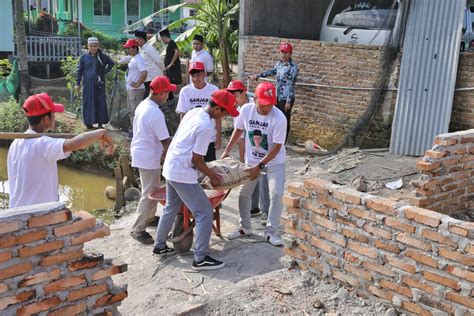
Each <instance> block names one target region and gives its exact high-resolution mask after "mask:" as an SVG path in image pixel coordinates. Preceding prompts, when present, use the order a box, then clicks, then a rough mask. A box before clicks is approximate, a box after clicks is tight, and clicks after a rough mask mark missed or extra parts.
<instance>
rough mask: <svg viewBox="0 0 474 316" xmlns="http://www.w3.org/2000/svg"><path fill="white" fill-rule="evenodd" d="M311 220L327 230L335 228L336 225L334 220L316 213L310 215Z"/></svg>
mask: <svg viewBox="0 0 474 316" xmlns="http://www.w3.org/2000/svg"><path fill="white" fill-rule="evenodd" d="M311 222H313V223H314V224H317V225H319V226H321V227H324V228H327V229H329V230H334V231H335V230H336V229H337V226H336V224H335V223H334V222H332V221H330V220H328V219H326V218H324V217H321V216H318V215H316V214H313V216H311Z"/></svg>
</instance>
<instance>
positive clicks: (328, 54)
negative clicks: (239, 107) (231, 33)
mask: <svg viewBox="0 0 474 316" xmlns="http://www.w3.org/2000/svg"><path fill="white" fill-rule="evenodd" d="M243 39H244V40H245V49H244V56H243V75H244V77H245V78H244V79H246V78H247V76H248V75H253V74H257V73H260V72H261V71H263V70H267V69H270V68H271V67H273V66H274V64H275V62H276V61H277V60H278V56H279V53H278V50H277V48H278V44H279V43H280V41H282V40H286V39H280V38H276V37H263V36H247V37H243ZM289 41H290V42H291V43H292V45H293V47H294V52H293V59H294V61H295V62H296V63H297V64H298V66H299V68H300V73H299V78H298V82H300V83H309V84H311V83H318V84H325V85H334V86H350V87H370V88H371V87H373V85H374V83H375V81H376V80H377V73H378V70H379V67H380V66H379V65H380V49H379V48H378V47H374V46H364V45H351V44H338V43H327V42H318V41H310V40H297V39H290V40H289ZM472 55H473V53H463V54H461V58H460V60H459V73H458V79H457V86H458V87H466V86H469V87H474V76H472V75H471V74H472V73H473V72H474V62H473V61H472V60H473V59H472ZM400 58H401V54H399V56H398V57H397V60H396V62H395V64H394V65H395V67H394V69H392V71H391V75H390V79H389V82H388V83H387V85H388V86H389V87H391V88H393V87H397V86H398V77H399V65H400ZM251 84H252V85H251V87H250V91H253V90H254V87H255V82H251ZM473 93H474V92H472V91H470V92H456V93H455V99H454V106H453V115H452V122H451V130H461V129H468V128H474V112H473V111H474V107H473V104H474V98H472V94H473ZM370 96H371V92H370V91H363V90H362V91H361V90H343V89H334V88H316V87H308V86H297V89H296V103H295V107H294V112H292V116H293V117H292V131H291V135H290V139H292V140H301V141H305V140H308V139H310V140H313V141H316V142H317V143H318V144H320V145H322V146H323V147H328V148H331V147H334V146H335V145H337V144H338V143H339V142H340V141H341V139H342V138H343V137H344V135H345V134H346V133H347V132H348V131H349V129H350V128H351V127H352V126H353V124H354V122H355V120H356V119H357V118H358V117H359V116H360V114H362V113H363V111H364V110H365V109H366V108H367V106H368V104H369V101H370ZM396 96H397V92H396V91H386V92H385V93H384V95H383V100H382V104H381V107H380V109H379V111H378V112H377V113H376V114H375V117H374V118H373V120H372V123H371V124H370V126H369V127H368V129H367V130H366V131H367V133H366V134H365V135H364V137H363V138H362V139H361V140H360V141H361V143H362V145H363V146H370V147H388V145H389V142H390V133H391V124H392V118H393V115H394V109H395V103H396Z"/></svg>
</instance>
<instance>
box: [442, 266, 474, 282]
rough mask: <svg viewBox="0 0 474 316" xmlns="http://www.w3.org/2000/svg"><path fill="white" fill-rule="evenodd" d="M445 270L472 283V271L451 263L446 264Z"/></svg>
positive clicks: (473, 277)
mask: <svg viewBox="0 0 474 316" xmlns="http://www.w3.org/2000/svg"><path fill="white" fill-rule="evenodd" d="M445 270H446V271H447V272H449V273H451V274H452V275H455V276H457V277H460V278H461V279H465V280H468V281H469V282H472V283H474V272H471V271H467V270H465V269H462V268H459V267H456V266H453V265H451V264H450V265H448V266H447V267H446V268H445Z"/></svg>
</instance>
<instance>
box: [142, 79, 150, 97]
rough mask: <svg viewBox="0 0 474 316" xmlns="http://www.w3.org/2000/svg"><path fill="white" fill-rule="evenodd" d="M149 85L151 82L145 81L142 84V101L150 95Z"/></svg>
mask: <svg viewBox="0 0 474 316" xmlns="http://www.w3.org/2000/svg"><path fill="white" fill-rule="evenodd" d="M150 83H151V81H146V82H144V83H143V84H144V85H145V93H144V94H143V100H145V99H146V98H148V96H149V95H150Z"/></svg>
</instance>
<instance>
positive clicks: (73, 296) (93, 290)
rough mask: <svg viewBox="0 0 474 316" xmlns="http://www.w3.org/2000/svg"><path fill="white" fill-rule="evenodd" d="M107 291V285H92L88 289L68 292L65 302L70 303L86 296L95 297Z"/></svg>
mask: <svg viewBox="0 0 474 316" xmlns="http://www.w3.org/2000/svg"><path fill="white" fill-rule="evenodd" d="M105 291H107V284H105V283H103V284H97V285H92V286H88V287H83V288H81V289H78V290H74V291H71V292H69V295H68V297H67V300H68V301H69V302H70V301H75V300H78V299H81V298H84V297H87V296H93V295H97V294H99V293H102V292H105Z"/></svg>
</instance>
